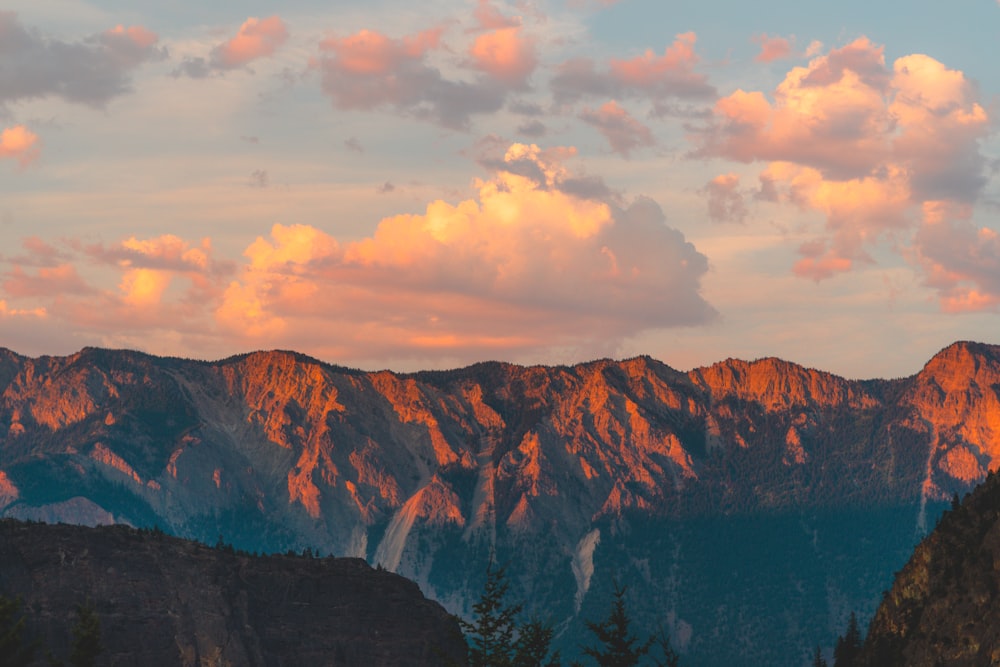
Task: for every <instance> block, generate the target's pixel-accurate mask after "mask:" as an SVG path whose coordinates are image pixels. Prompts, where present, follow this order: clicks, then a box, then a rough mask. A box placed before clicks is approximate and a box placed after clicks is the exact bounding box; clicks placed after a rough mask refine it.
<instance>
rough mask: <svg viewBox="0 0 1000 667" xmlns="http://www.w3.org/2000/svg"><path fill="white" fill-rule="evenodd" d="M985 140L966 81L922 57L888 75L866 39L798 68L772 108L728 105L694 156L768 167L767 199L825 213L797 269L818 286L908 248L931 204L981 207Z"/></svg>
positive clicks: (742, 101)
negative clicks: (894, 247) (885, 250)
mask: <svg viewBox="0 0 1000 667" xmlns="http://www.w3.org/2000/svg"><path fill="white" fill-rule="evenodd" d="M989 131H990V119H989V117H988V114H987V113H986V111H985V109H984V108H983V106H982V105H981V104H980V103H979V101H978V94H977V92H976V89H975V87H974V86H973V85H972V84H971V82H969V81H968V79H966V78H965V76H964V75H963V73H962V72H960V71H957V70H951V69H949V68H947V67H946V66H944V65H943V64H942V63H940V62H938V61H936V60H934V59H933V58H930V57H929V56H926V55H919V54H917V55H910V56H905V57H902V58H899V59H897V60H896V61H895V62H894V63H893V65H892V67H891V68H890V67H888V66H887V65H886V63H885V60H884V56H883V49H882V47H881V46H877V45H875V44H872V43H871V42H870V41H869V40H868V39H866V38H864V37H862V38H859V39H857V40H855V41H854V42H852V43H850V44H848V45H846V46H844V47H842V48H839V49H834V50H832V51H831V52H830V53H828V54H827V55H822V56H817V57H815V58H813V59H812V60H811V61H810V62H809V64H808V66H805V67H794V68H792V69H791V70H790V71H789V72H788V74H787V75H786V77H785V79H784V81H782V82H781V84H779V85H778V87H777V88H776V89H775V91H774V92H773V95H772V96H771V98H770V99H769V98H768V96H767V95H765V94H764V93H762V92H759V91H743V90H737V91H735V92H733V93H731V94H730V95H728V96H726V97H723V98H721V99H720V100H718V101H717V103H716V105H715V118H714V121H713V122H712V123H710V124H709V126H708V127H707V128H705V129H704V130H703V131H701V132H699V133H697V134H696V135H695V136H694V138H695V140H696V141H697V142H698V143H699V149H698V151H697V154H698V155H701V156H705V157H707V156H713V157H723V158H728V159H735V160H739V161H741V162H754V161H764V162H767V163H769V164H768V166H767V167H766V168H765V170H764V171H763V172H762V174H761V182H762V185H764V186H767V188H768V192H767V197H766V198H767V199H769V200H771V201H782V202H787V203H792V204H794V205H796V206H799V207H800V208H803V209H805V210H814V211H819V212H821V213H822V214H823V216H824V217H825V219H826V224H825V229H824V231H823V233H822V234H821V235H820V236H818V237H817V238H816V239H814V240H813V241H809V242H807V243H805V244H803V245H802V246H801V248H800V254H801V255H802V259H801V260H800V261H799V262H798V263H797V264H796V265H795V267H794V269H793V270H794V272H795V273H796V274H797V275H800V276H803V277H808V278H812V279H816V280H821V279H826V278H829V277H832V276H833V275H836V274H837V273H841V272H845V271H849V270H851V269H852V268H854V267H855V266H856V265H857V263H858V262H859V261H860V262H862V263H870V262H871V261H872V259H871V255H870V253H869V250H870V249H871V248H872V247H874V246H875V245H876V244H878V243H879V242H882V241H885V240H891V241H893V242H895V243H899V244H905V243H906V242H907V241H908V239H910V238H911V237H912V234H913V230H914V228H915V226H916V224H917V223H918V221H919V219H920V215H921V210H922V207H923V206H924V204H926V203H927V202H937V201H942V202H951V203H953V204H967V203H970V202H973V201H975V200H976V198H977V197H978V196H979V194H980V192H981V190H982V187H983V185H984V184H985V182H986V177H985V170H986V160H985V158H984V156H983V155H982V153H981V146H980V143H981V141H982V139H983V138H984V137H985V136H987V134H988V132H989ZM949 210H950V209H949ZM964 247H965V248H966V249H967V250H969V251H970V252H971V246H970V245H968V244H967V245H966V246H964ZM969 261H972V262H974V261H975V260H974V258H973V257H972V256H970V257H969ZM932 264H934V262H931V264H927V263H924V264H921V266H923V267H928V266H931V265H932Z"/></svg>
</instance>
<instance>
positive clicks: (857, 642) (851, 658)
mask: <svg viewBox="0 0 1000 667" xmlns="http://www.w3.org/2000/svg"><path fill="white" fill-rule="evenodd" d="M860 654H861V630H859V629H858V617H857V616H856V615H855V614H854V612H853V611H852V612H851V618H850V619H849V620H848V621H847V632H845V633H844V636H843V637H838V638H837V645H836V646H835V647H834V649H833V667H855V666H856V665H857V662H858V656H859V655H860Z"/></svg>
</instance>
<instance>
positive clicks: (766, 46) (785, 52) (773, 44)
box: [753, 33, 792, 63]
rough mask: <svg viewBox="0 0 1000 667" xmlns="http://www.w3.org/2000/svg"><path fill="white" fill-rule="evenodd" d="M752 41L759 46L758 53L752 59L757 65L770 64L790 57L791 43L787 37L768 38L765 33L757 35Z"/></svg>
mask: <svg viewBox="0 0 1000 667" xmlns="http://www.w3.org/2000/svg"><path fill="white" fill-rule="evenodd" d="M753 41H754V43H756V44H759V45H760V53H758V54H757V55H756V56H755V57H754V60H756V61H757V62H759V63H770V62H774V61H775V60H782V59H784V58H788V57H789V56H791V55H792V43H791V41H790V40H789V39H788V38H787V37H769V36H768V35H767V34H766V33H765V34H761V35H757V36H756V37H754V38H753Z"/></svg>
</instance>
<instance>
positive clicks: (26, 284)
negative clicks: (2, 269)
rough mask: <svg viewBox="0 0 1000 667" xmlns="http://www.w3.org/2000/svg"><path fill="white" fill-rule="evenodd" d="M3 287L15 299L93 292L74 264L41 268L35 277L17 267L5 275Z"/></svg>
mask: <svg viewBox="0 0 1000 667" xmlns="http://www.w3.org/2000/svg"><path fill="white" fill-rule="evenodd" d="M2 286H3V290H4V292H5V293H6V294H7V296H8V297H10V298H14V299H23V298H28V297H44V296H50V295H56V294H86V293H88V292H90V291H91V288H90V287H89V286H88V285H87V284H86V283H85V282H84V280H83V279H82V278H81V277H80V275H79V274H78V273H77V271H76V267H74V266H73V265H72V264H60V265H58V266H54V267H41V268H39V269H38V271H37V272H36V273H35V274H33V275H31V274H27V273H25V272H24V271H23V270H22V269H21V267H19V266H15V267H14V268H13V269H12V270H11V271H10V272H8V273H7V274H5V276H4V281H3V283H2Z"/></svg>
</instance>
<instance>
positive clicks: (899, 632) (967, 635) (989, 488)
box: [862, 473, 1000, 667]
mask: <svg viewBox="0 0 1000 667" xmlns="http://www.w3.org/2000/svg"><path fill="white" fill-rule="evenodd" d="M998 564H1000V477H998V476H997V475H995V474H993V473H991V474H990V475H989V478H988V479H987V480H986V481H985V482H984V483H983V484H982V485H981V486H980V487H978V488H977V489H976V490H975V491H974V492H973V493H972V494H971V495H970V496H967V497H966V499H965V501H964V502H962V503H961V506H956V507H953V508H952V511H950V512H946V513H945V514H944V515H943V516H942V517H941V521H940V523H938V525H937V527H936V528H935V529H934V531H933V532H932V533H931V534H930V535H929V536H928V537H927V538H926V539H925V540H923V541H922V542H921V543H920V545H919V546H917V548H916V550H915V551H914V553H913V556H912V557H911V558H910V561H909V562H908V563H907V564H906V566H905V567H904V568H903V569H902V570H901V571H900V572H899V574H898V575H897V576H896V579H895V581H894V582H893V585H892V588H891V589H889V590H888V591H887V592H886V594H885V596H884V597H883V599H882V604H881V605H880V606H879V608H878V611H877V612H876V613H875V617H874V618H873V619H872V622H871V626H870V629H869V636H868V638H867V639H866V641H865V649H864V653H863V656H862V657H863V660H864V662H863V664H866V665H873V666H874V665H878V666H879V667H893V666H894V665H907V666H913V667H921V666H923V665H927V666H932V665H995V664H997V663H998V662H1000V623H998V622H997V619H998V618H1000V596H998V592H1000V574H998V572H997V565H998Z"/></svg>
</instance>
